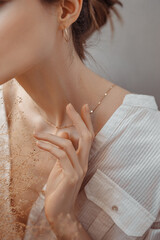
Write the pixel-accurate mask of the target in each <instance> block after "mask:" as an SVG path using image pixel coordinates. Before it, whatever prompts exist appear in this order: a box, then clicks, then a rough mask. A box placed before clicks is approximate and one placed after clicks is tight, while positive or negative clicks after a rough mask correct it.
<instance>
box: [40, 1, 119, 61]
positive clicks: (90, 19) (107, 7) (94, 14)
mask: <svg viewBox="0 0 160 240" xmlns="http://www.w3.org/2000/svg"><path fill="white" fill-rule="evenodd" d="M41 1H42V2H43V3H46V4H51V3H58V2H59V1H60V0H41ZM115 4H118V5H120V6H121V7H122V6H123V4H122V3H121V2H120V1H119V0H83V5H82V9H81V12H80V15H79V17H78V19H77V20H76V21H75V22H74V23H73V24H72V26H71V29H72V39H73V44H74V47H75V50H76V52H77V54H78V56H79V58H80V59H81V60H82V61H83V60H85V59H86V57H85V53H88V52H87V51H86V49H85V44H86V40H87V39H88V38H89V37H90V36H91V35H92V33H93V32H95V31H96V30H98V31H99V30H100V28H101V27H102V26H103V25H105V24H106V23H107V22H108V20H109V21H110V23H111V28H112V31H114V25H113V22H112V18H111V17H112V16H111V14H112V13H114V14H115V15H116V16H117V17H118V19H119V20H121V16H120V15H119V13H118V11H117V9H116V8H115V6H114V5H115Z"/></svg>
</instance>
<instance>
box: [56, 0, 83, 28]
mask: <svg viewBox="0 0 160 240" xmlns="http://www.w3.org/2000/svg"><path fill="white" fill-rule="evenodd" d="M82 4H83V0H61V1H60V5H59V11H58V21H59V28H60V29H64V28H65V27H69V26H70V25H71V24H72V23H74V22H75V21H76V20H77V19H78V17H79V15H80V12H81V9H82Z"/></svg>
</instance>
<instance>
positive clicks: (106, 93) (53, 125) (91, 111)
mask: <svg viewBox="0 0 160 240" xmlns="http://www.w3.org/2000/svg"><path fill="white" fill-rule="evenodd" d="M114 86H116V85H115V84H113V85H112V86H111V87H110V88H109V90H108V91H106V92H105V94H104V96H103V97H102V98H101V100H100V101H99V102H98V104H97V105H96V107H95V108H94V109H92V110H90V114H92V113H93V112H94V111H95V110H96V108H97V107H98V106H99V105H100V104H101V102H102V101H103V99H104V97H105V96H107V95H108V92H109V91H110V90H111V89H112V88H113V87H114ZM37 109H38V111H39V113H40V110H39V108H37ZM40 115H41V113H40ZM44 120H45V121H46V122H47V123H48V124H49V125H51V126H52V127H55V128H57V129H63V128H69V127H73V124H72V125H69V126H64V127H57V126H56V125H55V124H53V123H51V122H50V121H48V120H47V119H44Z"/></svg>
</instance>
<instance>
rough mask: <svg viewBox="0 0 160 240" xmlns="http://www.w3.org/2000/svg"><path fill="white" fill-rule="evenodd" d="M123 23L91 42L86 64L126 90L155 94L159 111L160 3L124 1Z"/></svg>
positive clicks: (153, 0)
mask: <svg viewBox="0 0 160 240" xmlns="http://www.w3.org/2000/svg"><path fill="white" fill-rule="evenodd" d="M122 3H123V8H121V7H120V6H118V5H117V9H118V10H119V12H120V14H121V16H122V18H123V23H120V22H119V21H118V19H117V18H116V16H114V17H113V21H114V26H115V31H114V35H113V36H112V35H111V28H110V25H109V24H107V25H105V26H103V27H102V28H101V32H100V33H98V32H95V33H94V34H93V35H92V37H91V38H90V39H89V40H88V42H87V43H88V46H89V47H88V48H87V50H88V52H89V53H90V54H91V55H92V56H93V58H94V60H95V61H94V60H92V58H90V57H87V61H86V65H88V66H89V67H90V68H91V69H92V70H93V71H94V72H96V73H98V74H99V75H100V76H102V77H104V78H107V79H108V80H110V81H112V82H113V83H115V84H117V85H119V86H121V87H123V88H126V89H127V90H129V91H131V92H134V93H139V94H147V95H153V96H154V97H155V100H156V102H157V104H158V107H159V109H160V0H126V1H125V0H122Z"/></svg>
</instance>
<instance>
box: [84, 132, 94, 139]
mask: <svg viewBox="0 0 160 240" xmlns="http://www.w3.org/2000/svg"><path fill="white" fill-rule="evenodd" d="M83 138H84V139H85V140H86V141H90V140H92V134H91V133H90V132H87V133H84V134H83Z"/></svg>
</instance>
